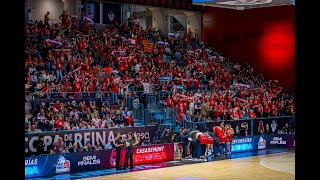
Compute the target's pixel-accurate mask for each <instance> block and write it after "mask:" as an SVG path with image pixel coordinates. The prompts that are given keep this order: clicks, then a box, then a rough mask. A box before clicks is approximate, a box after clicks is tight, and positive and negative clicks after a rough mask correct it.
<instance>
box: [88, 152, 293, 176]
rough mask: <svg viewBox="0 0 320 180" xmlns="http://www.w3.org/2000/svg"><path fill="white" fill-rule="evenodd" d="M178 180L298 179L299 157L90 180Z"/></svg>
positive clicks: (242, 160) (253, 159)
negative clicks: (297, 158) (297, 163)
mask: <svg viewBox="0 0 320 180" xmlns="http://www.w3.org/2000/svg"><path fill="white" fill-rule="evenodd" d="M109 179H125V180H128V179H133V180H138V179H164V180H167V179H176V180H205V179H214V180H219V179H221V180H228V179H237V180H242V179H243V180H247V179H254V180H256V179H258V180H270V179H272V180H282V179H283V180H291V179H295V153H294V152H285V153H277V154H269V155H260V156H251V157H245V158H237V159H227V160H221V161H212V162H204V163H197V164H190V165H182V166H174V167H166V168H159V169H151V170H145V171H135V172H128V173H121V174H114V175H107V176H99V177H93V178H87V179H86V180H109Z"/></svg>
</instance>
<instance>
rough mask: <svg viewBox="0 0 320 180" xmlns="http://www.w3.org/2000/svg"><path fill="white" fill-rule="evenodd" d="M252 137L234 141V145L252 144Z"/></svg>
mask: <svg viewBox="0 0 320 180" xmlns="http://www.w3.org/2000/svg"><path fill="white" fill-rule="evenodd" d="M251 142H252V137H245V138H240V139H233V140H232V144H243V143H251Z"/></svg>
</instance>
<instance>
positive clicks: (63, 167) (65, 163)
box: [55, 156, 70, 173]
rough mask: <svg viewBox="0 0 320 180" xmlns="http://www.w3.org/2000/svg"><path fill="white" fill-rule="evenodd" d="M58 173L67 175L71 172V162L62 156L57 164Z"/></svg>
mask: <svg viewBox="0 0 320 180" xmlns="http://www.w3.org/2000/svg"><path fill="white" fill-rule="evenodd" d="M55 166H56V173H65V172H69V171H70V161H69V160H67V159H66V158H64V157H63V156H60V157H59V159H58V160H57V162H56V164H55Z"/></svg>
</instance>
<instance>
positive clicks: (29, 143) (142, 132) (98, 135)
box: [25, 126, 159, 155]
mask: <svg viewBox="0 0 320 180" xmlns="http://www.w3.org/2000/svg"><path fill="white" fill-rule="evenodd" d="M158 129H159V126H145V127H125V128H108V129H89V130H79V131H58V132H47V133H36V134H25V153H26V155H30V154H33V153H35V152H36V148H35V142H36V140H38V139H39V135H43V136H44V144H45V147H44V151H45V152H47V151H49V150H50V149H51V147H52V145H53V143H54V142H57V141H58V139H59V137H62V138H63V141H64V143H65V146H68V147H71V146H72V144H73V143H77V145H78V147H79V148H82V147H84V146H85V144H86V142H90V144H91V145H92V146H94V145H95V144H96V142H97V141H100V143H101V144H102V145H105V144H106V143H108V142H113V143H114V140H115V136H116V132H120V133H121V134H128V133H129V132H132V133H134V134H137V136H138V137H140V141H141V142H142V141H144V140H145V139H152V138H153V137H154V135H155V134H156V131H157V130H158Z"/></svg>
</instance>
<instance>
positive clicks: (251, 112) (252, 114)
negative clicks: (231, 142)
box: [248, 109, 257, 119]
mask: <svg viewBox="0 0 320 180" xmlns="http://www.w3.org/2000/svg"><path fill="white" fill-rule="evenodd" d="M248 117H249V119H253V118H257V116H256V114H255V113H254V112H253V109H250V110H249V112H248Z"/></svg>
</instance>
